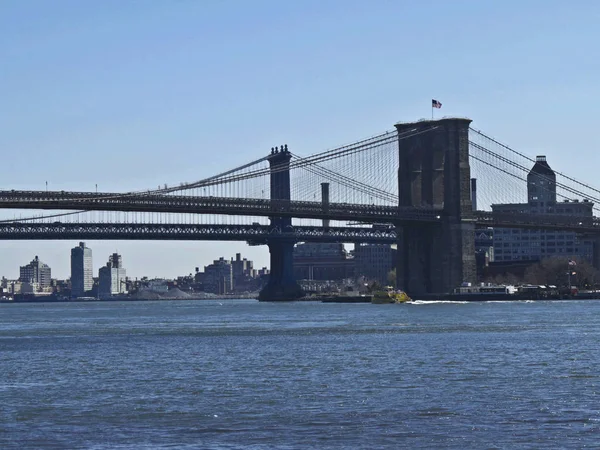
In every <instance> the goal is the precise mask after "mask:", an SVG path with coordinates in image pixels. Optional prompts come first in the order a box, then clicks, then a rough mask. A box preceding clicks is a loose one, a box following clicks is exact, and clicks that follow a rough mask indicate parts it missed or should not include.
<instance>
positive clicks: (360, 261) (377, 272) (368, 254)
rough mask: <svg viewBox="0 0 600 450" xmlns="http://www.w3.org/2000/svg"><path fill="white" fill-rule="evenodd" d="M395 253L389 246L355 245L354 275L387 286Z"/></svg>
mask: <svg viewBox="0 0 600 450" xmlns="http://www.w3.org/2000/svg"><path fill="white" fill-rule="evenodd" d="M396 253H397V250H396V249H394V248H392V246H391V245H390V244H357V245H356V246H355V247H354V264H355V268H354V270H355V275H356V276H357V277H365V278H366V279H367V280H372V281H377V282H378V283H380V284H381V285H384V286H385V285H387V284H388V274H389V273H390V271H391V270H392V269H393V268H394V261H395V260H396Z"/></svg>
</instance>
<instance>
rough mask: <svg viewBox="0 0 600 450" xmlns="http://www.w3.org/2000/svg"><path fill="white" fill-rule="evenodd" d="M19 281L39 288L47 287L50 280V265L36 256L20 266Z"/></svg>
mask: <svg viewBox="0 0 600 450" xmlns="http://www.w3.org/2000/svg"><path fill="white" fill-rule="evenodd" d="M19 281H21V282H23V283H30V284H31V285H32V286H37V287H39V288H40V289H44V288H49V287H50V284H51V282H52V274H51V270H50V267H49V266H48V265H47V264H44V263H43V262H42V261H40V259H39V258H38V257H37V256H36V257H35V258H33V260H32V261H31V262H30V263H29V264H27V265H26V266H21V267H20V269H19Z"/></svg>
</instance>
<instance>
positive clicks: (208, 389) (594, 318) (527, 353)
mask: <svg viewBox="0 0 600 450" xmlns="http://www.w3.org/2000/svg"><path fill="white" fill-rule="evenodd" d="M599 342H600V302H597V301H587V302H575V301H571V302H569V301H565V302H515V303H472V304H456V303H454V304H452V303H436V304H411V305H370V304H358V305H351V304H321V303H284V304H273V303H258V302H255V301H251V300H244V301H241V300H240V301H181V302H175V301H174V302H132V303H116V302H115V303H112V302H111V303H101V302H94V303H62V304H17V305H6V304H3V305H0V448H94V449H104V448H106V449H109V448H111V449H112V448H119V447H120V448H369V449H370V448H456V449H463V448H474V449H482V448H515V447H516V448H536V449H539V448H585V447H590V448H594V447H595V448H597V446H598V443H599V442H600V401H599V400H600V398H599V393H598V390H599V389H600V380H599V370H600V354H599V352H600V350H599Z"/></svg>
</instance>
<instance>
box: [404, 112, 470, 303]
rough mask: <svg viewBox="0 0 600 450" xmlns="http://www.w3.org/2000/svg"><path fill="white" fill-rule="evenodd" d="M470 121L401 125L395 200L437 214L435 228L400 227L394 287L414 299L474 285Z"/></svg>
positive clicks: (457, 119)
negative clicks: (423, 295)
mask: <svg viewBox="0 0 600 450" xmlns="http://www.w3.org/2000/svg"><path fill="white" fill-rule="evenodd" d="M470 123H471V120H469V119H459V118H445V119H440V120H424V121H420V122H413V123H399V124H397V125H396V129H397V130H398V151H399V156H400V158H399V168H398V194H399V204H398V206H399V207H400V208H402V207H424V208H432V207H433V208H435V209H437V210H439V222H437V223H432V224H423V223H415V224H414V225H413V224H403V225H402V227H401V228H399V230H398V231H399V233H398V253H397V254H398V261H397V268H396V281H397V285H398V287H399V288H401V289H404V290H406V291H407V292H408V293H409V294H410V295H411V296H413V298H417V299H418V295H419V294H424V293H446V292H450V291H451V290H452V289H454V288H455V287H457V286H459V285H460V284H461V283H462V282H465V281H466V282H475V281H476V266H475V225H474V222H473V210H472V204H471V191H470V180H471V174H470V166H469V124H470Z"/></svg>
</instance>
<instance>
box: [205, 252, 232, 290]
mask: <svg viewBox="0 0 600 450" xmlns="http://www.w3.org/2000/svg"><path fill="white" fill-rule="evenodd" d="M232 287H233V270H232V267H231V262H230V261H227V260H225V259H223V258H219V259H217V260H215V261H213V263H212V264H210V265H208V266H204V290H205V291H206V292H212V293H213V294H227V293H228V292H230V291H231V289H232Z"/></svg>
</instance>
